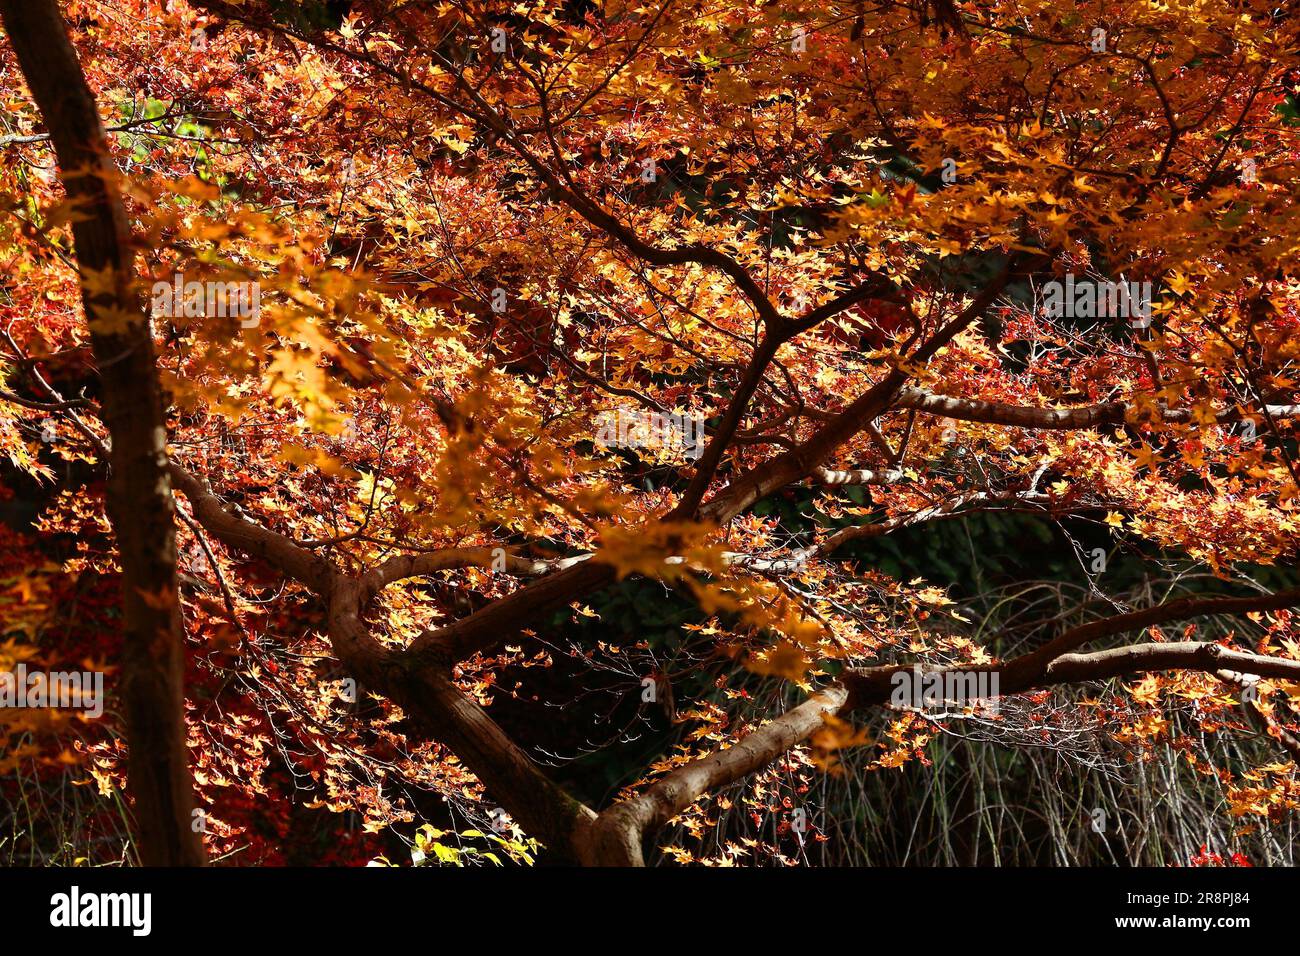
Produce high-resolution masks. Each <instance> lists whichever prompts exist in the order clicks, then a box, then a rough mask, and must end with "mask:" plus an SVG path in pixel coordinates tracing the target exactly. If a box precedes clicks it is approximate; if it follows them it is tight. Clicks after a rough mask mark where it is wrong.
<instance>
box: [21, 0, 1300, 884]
mask: <svg viewBox="0 0 1300 956" xmlns="http://www.w3.org/2000/svg"><path fill="white" fill-rule="evenodd" d="M1275 7H1276V5H1275V4H1271V3H1263V2H1255V0H1239V2H1230V3H1229V2H1222V3H1210V2H1187V3H1178V4H1173V3H1158V2H1151V3H1146V4H1122V3H1110V2H1107V3H1101V2H1096V3H1079V4H1069V5H1063V4H1061V3H1053V2H1046V0H1017V2H1016V3H1007V2H998V0H995V2H986V3H974V2H970V3H960V2H953V0H935V2H930V0H919V2H916V3H893V2H881V3H866V2H860V3H825V2H819V3H810V2H805V0H769V2H765V3H762V4H756V5H751V4H740V3H734V2H730V0H725V2H724V0H647V2H636V3H621V2H613V0H608V2H592V0H569V2H565V3H562V4H555V3H543V2H533V0H522V2H512V3H498V2H477V0H446V2H439V3H422V2H393V0H389V2H379V0H376V2H366V0H343V2H339V0H330V2H320V0H300V2H293V0H170V2H167V0H67V2H64V3H61V4H58V5H57V6H56V4H55V3H54V2H53V0H27V2H24V0H6V2H4V3H0V13H3V17H4V25H5V28H6V37H5V40H4V42H3V43H0V89H2V90H3V93H4V97H5V104H6V116H5V120H4V127H5V128H4V129H3V130H0V157H3V161H2V162H0V206H2V207H3V215H0V258H2V259H3V261H4V263H5V270H4V278H3V280H2V281H3V286H2V288H0V449H2V450H3V469H2V470H0V489H3V491H0V499H2V500H0V504H2V505H3V507H4V517H5V519H6V525H5V526H4V528H3V529H2V530H0V534H3V535H4V536H5V537H6V539H7V540H8V542H9V545H11V547H7V550H8V551H9V554H8V555H7V556H6V557H5V558H3V560H4V562H5V567H4V570H3V572H2V576H0V608H2V609H3V633H0V666H3V668H5V669H12V668H13V667H14V666H16V665H17V664H18V663H20V662H22V663H25V664H26V665H27V666H29V667H31V668H33V669H35V668H47V669H49V670H51V671H52V670H60V669H65V670H66V669H68V668H70V667H72V668H81V667H86V668H88V669H91V670H105V671H107V674H108V679H107V686H108V690H109V702H110V704H109V710H108V713H107V714H106V715H105V716H104V717H103V718H100V719H96V720H89V719H83V718H80V717H77V716H75V715H73V714H71V713H69V712H66V711H57V710H49V709H39V708H37V709H31V708H29V709H25V710H0V732H3V733H4V734H6V735H7V741H8V743H7V744H5V743H4V741H5V740H6V737H3V736H0V747H2V748H3V749H0V770H3V771H4V772H5V773H6V774H14V775H15V779H17V780H18V781H19V783H18V786H19V788H20V789H21V788H22V787H30V786H33V785H36V786H40V787H45V788H55V787H56V786H57V785H58V782H59V781H68V780H81V781H84V780H87V779H93V781H95V784H96V786H95V788H93V790H94V792H93V793H92V792H91V791H90V790H86V789H84V788H83V789H80V790H77V789H76V788H73V790H71V791H69V790H67V788H64V790H63V791H61V792H64V793H65V794H67V793H72V794H73V796H65V798H64V799H62V800H61V802H60V806H61V807H62V810H61V812H62V814H63V816H64V820H65V825H66V826H67V827H69V828H71V829H74V830H76V831H77V832H79V833H81V834H82V835H83V837H84V836H85V835H102V834H104V833H120V832H121V830H120V828H121V819H122V816H123V812H125V813H126V814H127V815H129V816H130V817H131V819H132V820H133V831H132V832H133V834H134V835H133V837H132V839H131V841H130V845H129V847H128V848H127V849H126V850H123V849H122V845H121V844H120V843H119V844H118V845H116V846H115V845H114V844H113V843H112V841H111V840H110V841H107V843H106V844H105V843H100V844H98V846H99V849H98V850H87V851H86V853H87V854H91V855H93V854H94V853H101V854H105V853H107V854H109V855H110V856H111V855H112V854H119V855H120V854H122V853H126V855H127V858H129V859H136V858H140V859H146V860H151V861H156V862H195V861H196V859H198V858H200V857H206V858H208V859H210V860H226V859H228V860H230V861H231V862H235V863H239V862H286V861H289V862H292V861H294V860H301V859H310V860H312V861H315V862H320V861H342V862H364V861H365V860H367V859H375V858H382V859H384V860H389V861H391V862H395V863H397V862H400V863H405V862H406V860H405V859H404V858H402V857H401V856H399V855H398V854H399V851H400V848H402V847H405V846H407V845H409V846H410V847H411V852H412V853H413V855H414V858H415V859H416V861H417V862H422V861H427V862H430V863H434V862H437V863H482V862H497V863H503V862H507V861H515V862H531V861H534V860H536V859H539V858H549V859H556V860H562V861H568V862H578V863H584V864H625V865H626V864H633V865H639V864H642V863H644V862H647V861H650V862H682V863H686V862H706V863H710V864H715V865H716V864H722V865H736V864H740V865H749V864H753V863H766V862H778V863H797V862H800V861H804V862H807V861H809V860H810V854H812V852H813V847H814V846H816V845H818V844H823V843H827V842H832V843H833V842H834V841H835V840H837V839H842V838H843V834H844V833H845V832H852V831H853V830H854V828H855V827H859V826H865V824H863V823H862V822H861V820H858V821H857V822H855V819H854V817H853V811H852V810H851V809H850V807H851V805H852V804H851V802H850V803H845V804H842V805H839V806H837V807H836V808H835V809H834V811H832V809H831V808H830V807H829V806H828V805H827V803H826V801H825V799H823V797H821V796H819V794H821V795H823V796H824V793H825V788H826V786H827V782H828V781H838V782H839V783H841V784H842V783H844V782H846V781H847V782H848V783H850V784H851V785H852V786H854V787H856V788H857V789H858V790H859V791H861V790H862V788H864V787H867V786H868V783H867V782H866V781H867V780H868V779H869V778H871V777H872V776H873V775H874V776H876V777H879V778H881V779H886V777H885V775H889V774H894V775H896V776H897V775H899V774H901V773H903V772H904V771H905V770H906V769H907V768H908V767H928V766H929V765H930V762H931V757H930V756H929V754H931V753H932V752H933V748H935V747H937V746H941V745H943V739H944V738H952V737H973V738H975V739H978V740H981V741H982V743H981V744H980V746H981V747H987V748H1009V749H1012V750H1015V749H1016V748H1047V749H1054V750H1057V751H1060V752H1062V753H1065V752H1071V753H1073V752H1076V751H1077V752H1083V753H1085V754H1086V753H1087V752H1090V751H1092V750H1095V749H1096V748H1097V747H1101V746H1102V744H1101V743H1100V742H1101V741H1105V742H1106V746H1109V747H1118V748H1120V750H1122V753H1123V760H1122V763H1124V764H1125V765H1126V766H1130V767H1140V766H1143V765H1146V766H1151V767H1155V766H1157V765H1163V764H1162V763H1161V762H1162V761H1165V760H1172V761H1173V763H1175V764H1178V766H1179V767H1181V768H1182V770H1185V771H1186V772H1187V773H1188V774H1190V775H1192V776H1193V777H1196V778H1199V779H1202V780H1205V781H1208V782H1209V783H1211V784H1213V786H1214V787H1215V788H1216V789H1215V790H1214V793H1215V794H1216V796H1215V797H1213V798H1212V799H1213V800H1214V801H1216V803H1215V805H1214V806H1212V807H1211V809H1210V811H1209V812H1210V813H1211V814H1212V815H1213V816H1215V817H1217V818H1219V819H1220V820H1221V821H1222V825H1223V826H1224V827H1225V828H1226V830H1229V831H1233V832H1237V833H1246V832H1256V833H1257V834H1267V833H1269V832H1270V828H1273V827H1283V828H1285V827H1286V826H1288V823H1287V818H1288V815H1289V814H1290V813H1291V812H1292V811H1294V809H1295V808H1296V806H1297V801H1300V785H1298V784H1297V780H1296V776H1295V772H1296V763H1297V761H1300V739H1298V738H1297V736H1296V735H1297V734H1300V710H1298V708H1300V632H1298V631H1297V627H1298V624H1297V619H1296V617H1295V614H1294V612H1293V610H1292V608H1293V607H1295V606H1296V605H1298V604H1300V583H1298V582H1297V581H1296V577H1295V574H1294V567H1295V560H1296V555H1297V545H1298V544H1300V519H1298V517H1297V514H1298V512H1297V508H1300V487H1298V486H1300V478H1298V476H1297V471H1296V468H1297V439H1298V438H1300V434H1298V433H1297V431H1296V419H1297V415H1300V379H1298V378H1297V374H1298V370H1300V365H1298V360H1300V340H1297V338H1296V337H1295V333H1296V330H1297V327H1298V326H1300V311H1298V310H1300V284H1298V281H1297V258H1296V252H1297V248H1298V247H1300V219H1298V213H1297V209H1296V205H1295V202H1294V189H1295V183H1296V174H1297V156H1298V154H1297V147H1298V146H1300V139H1298V138H1297V131H1298V130H1300V114H1298V113H1297V101H1296V93H1297V83H1298V82H1300V61H1298V60H1297V57H1296V50H1297V42H1298V41H1300V25H1298V24H1297V23H1296V21H1295V19H1294V18H1291V17H1288V15H1287V14H1286V13H1285V12H1282V11H1278V10H1276V9H1275ZM60 10H61V13H62V18H63V21H64V22H65V24H66V30H67V36H68V38H69V39H70V40H71V46H67V45H66V43H64V46H65V47H67V48H66V50H64V49H62V48H61V47H60V45H59V44H60V43H61V42H62V37H63V33H62V32H61V31H62V29H63V28H62V27H60V28H59V29H58V30H54V29H53V27H51V24H52V23H53V24H57V16H58V12H59V11H60ZM45 14H52V16H53V19H51V18H49V17H45V18H44V19H42V17H43V15H45ZM82 73H84V83H82V84H81V86H84V88H85V93H86V96H85V97H82V98H80V99H78V98H77V97H75V96H74V95H73V94H72V93H71V92H68V91H69V90H80V89H81V86H78V85H77V84H76V83H73V79H74V78H75V77H78V76H80V75H81V74H82ZM173 501H174V505H173ZM173 508H174V512H175V513H174V516H173ZM955 526H956V527H961V528H963V529H966V532H967V533H968V534H969V535H970V536H972V537H971V545H970V549H971V551H972V552H973V553H974V554H975V555H976V560H975V562H974V568H973V570H971V571H970V573H969V574H965V573H964V574H962V575H961V580H958V577H959V575H958V573H957V572H956V571H953V570H952V568H951V565H950V564H948V563H945V562H946V561H948V559H950V558H952V553H951V552H950V551H946V550H941V551H940V552H936V551H935V550H934V548H933V543H934V542H936V541H945V542H950V543H951V542H953V541H956V540H957V537H956V536H954V535H952V534H951V529H952V528H953V527H955ZM944 535H948V536H947V537H944ZM981 535H983V537H981ZM173 536H174V543H173ZM1038 536H1046V537H1047V538H1048V539H1050V540H1052V541H1054V542H1055V545H1054V548H1055V551H1054V552H1053V553H1054V555H1055V559H1057V560H1058V563H1059V567H1058V568H1056V569H1055V570H1052V572H1051V573H1052V574H1053V575H1055V578H1056V581H1055V583H1054V584H1053V585H1051V586H1050V587H1047V586H1046V585H1044V586H1043V587H1042V588H1039V590H1036V591H1034V593H1033V596H1032V599H1030V598H1029V597H1026V595H1029V593H1030V591H1031V590H1032V589H1033V588H1034V587H1039V585H1038V584H1037V583H1034V582H1035V580H1036V579H1034V578H1032V577H1031V575H1032V572H1033V570H1034V569H1033V568H1032V566H1031V567H1030V569H1029V570H1028V571H1026V570H1025V568H1024V567H1023V566H1022V567H1021V569H1020V570H1019V571H1018V572H1017V575H1011V576H1007V575H1001V574H1000V572H998V571H997V568H999V567H1001V565H1000V564H999V562H1000V561H1002V558H1003V556H1004V555H1005V554H1012V555H1015V554H1017V553H1019V554H1021V555H1025V554H1031V553H1034V548H1035V547H1036V545H1034V543H1033V542H1034V541H1035V540H1038ZM894 539H897V540H898V541H899V542H900V543H899V544H898V545H897V546H895V545H893V544H891V541H893V540H894ZM927 542H929V543H930V545H929V547H930V550H929V551H926V548H927ZM891 549H892V550H891ZM927 555H928V556H927ZM1026 563H1028V564H1031V565H1032V562H1026ZM981 569H983V570H981ZM1042 570H1043V576H1044V577H1046V576H1048V572H1049V569H1048V568H1047V567H1046V566H1044V567H1043V569H1042ZM1021 585H1023V587H1020V586H1021ZM1031 585H1032V587H1031ZM908 681H915V682H916V683H917V684H923V685H924V686H925V687H926V688H931V687H934V688H946V689H944V690H941V691H938V692H937V693H938V694H939V696H937V697H926V696H925V695H924V694H919V695H918V694H911V696H907V695H904V696H905V697H906V699H904V698H900V696H899V693H898V691H899V688H900V687H904V686H906V687H911V686H912V685H911V684H909V683H908ZM963 681H965V682H967V683H966V684H963V683H962V682H963ZM963 686H965V687H974V686H978V687H979V688H980V689H981V690H980V692H979V693H978V694H972V693H967V692H964V691H962V690H961V688H962V687H963ZM954 687H955V688H957V691H956V693H955V695H954V691H953V688H954ZM913 689H914V688H913ZM182 693H183V703H182V700H181V695H182ZM117 694H120V695H121V696H120V697H118V696H115V695H117ZM976 698H978V699H976ZM115 702H116V703H115ZM579 718H580V720H579ZM579 723H581V724H582V726H578V724H579ZM1207 740H1209V741H1210V743H1207ZM187 754H188V767H187V766H186V764H187V760H186V755H187ZM584 768H585V769H584ZM592 768H595V769H594V770H593V769H592ZM846 770H847V771H848V772H847V773H846ZM932 772H933V773H935V774H937V773H938V772H939V771H938V769H937V768H934V769H932ZM1180 772H1182V771H1180ZM128 785H129V786H128ZM124 787H126V788H127V789H126V790H124V789H123V788H124ZM123 792H127V793H129V796H130V807H127V806H126V805H125V804H123V803H122V802H121V801H116V802H114V801H115V795H117V794H120V793H123ZM6 797H7V799H8V800H9V801H10V803H11V805H12V803H13V801H14V799H15V797H14V796H13V791H12V788H11V789H10V790H9V792H7V794H6ZM1206 799H1211V798H1206ZM1088 809H1091V808H1088ZM1101 809H1103V817H1104V816H1105V812H1104V810H1105V808H1104V807H1103V808H1101ZM836 815H838V817H839V820H838V821H836V820H835V819H832V818H834V817H835V816H836ZM307 819H310V820H311V821H313V822H311V823H310V824H309V825H305V824H304V821H305V820H307ZM885 825H886V826H889V825H890V824H889V823H888V821H886V824H885ZM893 825H895V826H899V827H903V826H910V825H911V821H910V820H905V819H898V820H895V821H894V823H893ZM1112 825H1113V824H1112ZM1069 826H1070V827H1072V828H1075V829H1079V830H1086V829H1087V827H1088V821H1087V819H1084V818H1082V817H1081V818H1079V819H1076V820H1073V821H1071V822H1070V824H1069ZM305 828H306V829H311V828H315V829H318V830H321V831H323V832H326V833H328V834H329V838H328V843H329V847H328V849H327V850H314V851H311V853H314V854H315V855H311V854H309V852H308V850H306V849H304V848H303V847H301V846H299V845H298V843H299V842H301V841H300V840H299V837H301V834H302V833H303V832H304V829H305ZM290 833H293V834H296V835H298V836H297V837H295V839H294V840H290V839H288V834H290ZM43 839H44V837H41V836H39V835H38V834H37V833H36V832H34V831H33V832H29V833H28V834H27V837H26V842H23V841H20V844H21V845H22V846H23V847H24V850H23V852H31V853H33V854H36V855H39V854H41V853H45V852H47V851H46V850H45V849H41V848H40V847H39V846H38V844H41V843H42V840H43ZM74 842H75V841H74ZM307 842H310V841H307ZM200 844H201V845H200ZM105 847H107V848H105ZM395 848H398V849H395ZM1215 849H1216V848H1214V847H1211V848H1210V849H1209V850H1205V851H1204V853H1205V854H1209V853H1211V852H1213V851H1214V850H1215ZM1217 849H1218V850H1221V851H1223V852H1224V854H1225V855H1226V854H1227V853H1228V852H1229V851H1230V850H1231V849H1232V848H1231V847H1228V846H1223V847H1219V848H1217ZM50 852H53V851H50ZM401 852H404V851H401ZM295 854H297V855H296V856H295ZM1181 862H1184V863H1186V862H1188V860H1186V859H1183V860H1182V861H1181Z"/></svg>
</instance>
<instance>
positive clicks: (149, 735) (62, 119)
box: [0, 0, 204, 866]
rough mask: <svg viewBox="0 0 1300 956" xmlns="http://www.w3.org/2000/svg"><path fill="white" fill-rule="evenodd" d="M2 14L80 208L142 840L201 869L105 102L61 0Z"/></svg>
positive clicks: (158, 426)
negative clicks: (98, 99) (102, 114)
mask: <svg viewBox="0 0 1300 956" xmlns="http://www.w3.org/2000/svg"><path fill="white" fill-rule="evenodd" d="M0 19H3V22H4V26H5V30H6V31H7V32H8V34H9V39H10V42H11V43H12V44H13V48H14V52H15V53H16V54H17V56H18V63H19V65H20V66H21V68H22V71H23V75H24V76H25V78H26V80H27V85H28V86H29V87H30V88H31V91H32V96H33V97H34V98H35V100H36V105H37V106H38V107H39V108H40V110H41V114H42V116H43V118H44V120H45V125H46V127H47V128H48V129H49V133H50V138H51V141H52V142H53V144H54V149H55V152H56V154H57V157H58V163H59V174H60V178H61V179H62V181H63V185H64V188H65V189H66V190H67V194H68V198H69V200H70V201H72V202H74V203H75V205H76V213H77V215H75V216H74V217H73V227H72V229H73V237H74V240H75V243H76V257H77V263H78V266H79V268H80V270H81V276H82V302H83V304H84V306H85V310H86V319H87V322H88V323H89V326H90V334H91V345H92V347H93V349H94V353H95V361H96V364H97V366H98V368H99V374H100V378H101V381H102V382H103V416H104V423H105V425H106V426H107V428H108V433H109V436H110V440H111V447H110V451H109V470H110V474H109V482H108V516H109V519H110V521H111V522H112V525H113V532H114V535H115V537H116V539H117V548H118V555H119V561H120V562H121V566H122V610H123V615H122V616H123V632H124V636H123V641H124V643H123V651H122V661H121V671H120V680H121V688H122V699H123V703H124V707H125V712H126V737H127V742H128V745H129V748H130V753H129V760H128V764H127V772H128V778H127V780H128V790H129V793H130V796H131V798H132V801H133V803H134V813H135V824H136V844H137V848H138V852H139V855H140V859H141V861H142V862H143V863H145V864H146V865H150V866H178V865H182V866H183V865H201V864H202V863H203V862H204V851H203V842H202V839H201V838H200V836H199V834H198V832H197V829H196V828H195V827H194V826H193V821H192V819H191V815H192V811H193V807H194V794H193V789H192V784H191V778H190V772H189V766H188V762H187V756H188V754H187V750H186V746H185V718H184V698H183V696H182V679H183V676H184V649H183V640H184V636H183V632H182V629H181V621H180V607H179V604H178V603H177V596H176V540H175V529H174V525H173V511H172V509H173V503H172V493H171V483H170V481H169V478H168V471H167V447H166V442H167V434H166V428H165V421H164V417H163V409H162V400H161V389H160V387H159V383H158V369H157V366H156V362H155V355H154V345H153V337H152V334H151V332H150V327H149V317H148V315H147V314H146V313H145V311H144V309H143V308H142V304H141V300H140V297H139V295H138V293H137V291H136V289H135V282H134V278H135V277H134V266H133V263H132V259H133V253H132V249H131V241H130V235H129V228H128V225H127V219H126V212H125V209H124V208H123V205H122V199H121V194H120V193H119V191H118V189H117V186H116V171H115V170H114V168H113V164H112V162H111V160H110V159H109V155H108V142H107V139H106V137H105V134H104V128H103V126H102V124H101V123H100V119H99V113H98V110H97V109H96V106H95V99H94V96H93V94H92V93H91V91H90V88H89V86H88V85H87V83H86V78H85V75H84V74H83V73H82V71H81V66H80V64H79V63H78V62H77V54H76V51H75V50H74V49H73V47H72V44H71V42H70V41H69V40H68V37H67V33H66V30H65V27H64V24H63V19H62V17H61V16H60V14H59V9H58V6H57V5H56V3H55V0H0Z"/></svg>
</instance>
